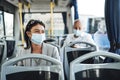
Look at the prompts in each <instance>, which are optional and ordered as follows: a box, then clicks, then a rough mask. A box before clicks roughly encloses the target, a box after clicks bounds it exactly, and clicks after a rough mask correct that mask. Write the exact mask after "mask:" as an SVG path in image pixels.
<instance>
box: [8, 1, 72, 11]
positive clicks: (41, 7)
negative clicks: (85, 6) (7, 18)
mask: <svg viewBox="0 0 120 80" xmlns="http://www.w3.org/2000/svg"><path fill="white" fill-rule="evenodd" d="M6 1H8V2H9V3H11V4H13V5H14V6H16V7H18V3H19V2H22V4H24V5H28V4H30V11H31V12H50V2H51V1H52V2H53V3H54V4H55V7H54V11H55V12H66V11H67V9H68V7H67V5H68V4H69V3H70V0H6ZM24 11H25V12H28V9H27V8H25V9H24Z"/></svg>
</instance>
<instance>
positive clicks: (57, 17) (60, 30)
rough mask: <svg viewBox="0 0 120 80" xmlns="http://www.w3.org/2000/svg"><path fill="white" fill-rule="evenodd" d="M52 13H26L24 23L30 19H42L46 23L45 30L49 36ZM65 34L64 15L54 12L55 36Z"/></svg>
mask: <svg viewBox="0 0 120 80" xmlns="http://www.w3.org/2000/svg"><path fill="white" fill-rule="evenodd" d="M50 16H51V14H50V13H35V14H25V21H24V25H25V26H26V24H27V23H28V21H29V20H30V19H37V20H41V21H42V22H43V23H45V30H46V31H45V32H46V36H48V30H49V29H50V23H51V22H50ZM63 34H64V23H63V17H62V14H61V13H54V14H53V36H59V35H63Z"/></svg>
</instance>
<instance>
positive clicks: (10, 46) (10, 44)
mask: <svg viewBox="0 0 120 80" xmlns="http://www.w3.org/2000/svg"><path fill="white" fill-rule="evenodd" d="M6 45H7V57H8V58H10V57H12V56H13V55H14V54H13V53H14V49H15V40H6Z"/></svg>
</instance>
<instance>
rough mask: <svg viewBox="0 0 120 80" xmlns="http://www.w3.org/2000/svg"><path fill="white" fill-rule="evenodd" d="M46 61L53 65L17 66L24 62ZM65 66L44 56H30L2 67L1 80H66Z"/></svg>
mask: <svg viewBox="0 0 120 80" xmlns="http://www.w3.org/2000/svg"><path fill="white" fill-rule="evenodd" d="M27 59H28V60H30V61H36V60H46V61H49V62H51V63H53V64H52V65H38V66H36V65H34V66H33V65H32V66H23V65H17V64H18V63H19V62H20V61H23V60H27ZM63 75H64V74H63V66H62V64H61V62H60V61H59V60H57V59H54V58H51V57H49V56H46V55H42V54H29V55H23V56H21V57H15V58H12V59H10V60H8V61H6V62H5V63H4V64H3V65H2V71H1V80H64V77H63Z"/></svg>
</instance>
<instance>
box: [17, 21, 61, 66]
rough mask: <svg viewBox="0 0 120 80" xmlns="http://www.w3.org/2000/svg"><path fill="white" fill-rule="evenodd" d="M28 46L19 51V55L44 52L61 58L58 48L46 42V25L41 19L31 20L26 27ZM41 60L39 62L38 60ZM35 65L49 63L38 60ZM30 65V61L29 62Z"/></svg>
mask: <svg viewBox="0 0 120 80" xmlns="http://www.w3.org/2000/svg"><path fill="white" fill-rule="evenodd" d="M24 36H25V42H26V47H25V48H24V49H23V48H22V50H20V51H19V53H18V54H17V56H21V55H23V54H30V53H31V54H43V55H47V56H50V57H53V58H55V59H58V60H60V56H59V53H58V49H57V47H55V46H52V45H50V44H47V43H44V42H43V41H44V40H45V25H44V23H43V22H42V21H39V20H30V21H29V22H28V24H27V26H26V29H25V35H24ZM38 61H39V62H38ZM38 61H37V62H36V61H35V62H36V63H35V65H49V63H47V62H45V61H41V60H38ZM27 64H28V65H29V63H27Z"/></svg>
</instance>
